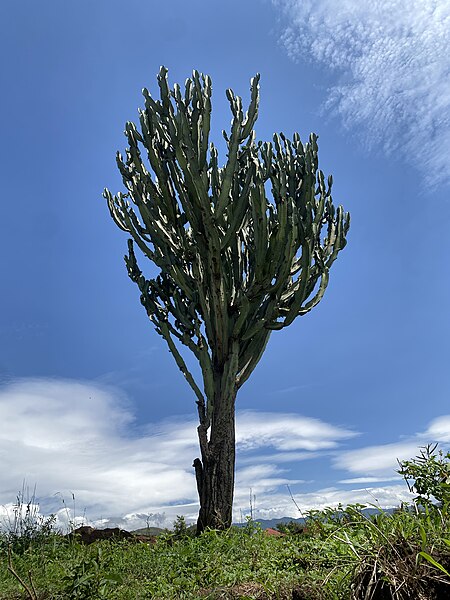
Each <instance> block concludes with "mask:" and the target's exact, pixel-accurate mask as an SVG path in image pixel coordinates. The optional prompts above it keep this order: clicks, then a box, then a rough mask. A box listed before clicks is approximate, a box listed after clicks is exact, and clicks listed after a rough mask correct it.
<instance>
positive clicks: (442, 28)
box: [273, 0, 450, 185]
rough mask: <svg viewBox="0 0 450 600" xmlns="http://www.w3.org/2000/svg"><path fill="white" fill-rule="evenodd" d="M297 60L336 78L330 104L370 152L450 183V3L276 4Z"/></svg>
mask: <svg viewBox="0 0 450 600" xmlns="http://www.w3.org/2000/svg"><path fill="white" fill-rule="evenodd" d="M273 4H274V5H275V6H277V7H278V8H279V9H280V10H281V11H282V13H283V14H284V16H285V17H286V21H287V23H288V25H286V26H285V27H284V30H283V33H282V35H281V43H282V45H283V46H284V47H285V49H286V51H287V53H288V55H289V56H290V57H291V58H292V59H293V60H295V61H298V62H300V61H305V60H309V61H314V62H316V63H318V64H320V65H322V66H324V67H325V68H326V69H328V70H329V71H330V72H332V73H333V75H334V76H337V83H336V84H335V85H333V86H332V87H331V88H330V89H329V95H328V100H327V102H326V103H325V109H326V111H327V113H333V112H334V113H337V114H338V115H339V116H340V117H341V119H342V122H343V124H344V125H345V127H346V128H348V129H350V130H354V131H356V132H357V134H358V135H359V136H360V137H361V139H362V140H363V142H364V144H365V145H366V146H367V147H370V148H379V147H382V148H383V149H384V151H385V152H387V153H388V154H389V155H392V154H394V153H395V154H399V155H401V156H402V157H403V158H405V159H406V160H407V161H408V162H409V163H410V164H412V165H413V166H414V167H416V168H417V169H418V170H419V171H420V172H421V174H422V175H423V176H424V178H425V181H426V182H427V183H431V184H433V185H439V184H448V183H450V86H449V83H448V82H449V74H450V52H449V48H450V4H449V3H448V2H447V0H410V2H407V3H405V2H403V1H401V0H379V1H377V2H369V1H368V0H365V1H364V0H362V1H361V0H342V1H341V2H336V1H335V0H314V1H313V0H273Z"/></svg>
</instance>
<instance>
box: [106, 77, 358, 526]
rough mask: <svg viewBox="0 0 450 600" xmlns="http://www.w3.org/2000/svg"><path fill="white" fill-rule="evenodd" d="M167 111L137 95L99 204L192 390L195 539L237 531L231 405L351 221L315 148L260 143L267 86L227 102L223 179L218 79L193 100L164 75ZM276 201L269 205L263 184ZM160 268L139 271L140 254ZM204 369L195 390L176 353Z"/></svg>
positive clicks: (313, 288)
mask: <svg viewBox="0 0 450 600" xmlns="http://www.w3.org/2000/svg"><path fill="white" fill-rule="evenodd" d="M158 84H159V89H160V99H158V100H155V99H154V98H152V96H151V95H150V93H149V92H148V90H146V89H144V90H143V95H144V98H145V108H144V109H143V110H140V111H139V115H140V131H139V130H138V128H137V127H136V125H134V124H133V123H131V122H127V124H126V128H125V135H126V137H127V140H128V148H127V150H126V158H125V159H124V158H123V157H122V156H121V154H120V153H118V154H117V165H118V168H119V170H120V173H121V175H122V178H123V182H124V185H125V187H126V193H120V192H119V193H118V194H117V195H115V196H113V195H112V194H111V192H109V191H108V190H107V189H105V191H104V197H105V198H106V200H107V202H108V207H109V210H110V213H111V216H112V218H113V219H114V221H115V222H116V224H117V225H118V226H119V227H120V228H121V229H123V230H124V231H126V232H127V233H128V234H129V235H130V236H131V239H129V241H128V255H127V256H125V262H126V266H127V270H128V275H129V277H130V279H131V280H132V281H134V282H135V283H136V285H137V286H138V288H139V291H140V299H141V303H142V305H143V306H144V308H145V310H146V311H147V315H148V317H149V319H150V321H151V322H152V323H153V325H154V326H155V328H156V331H157V332H158V333H159V334H160V335H161V336H162V337H163V338H164V339H165V341H166V342H167V345H168V347H169V350H170V352H171V353H172V355H173V357H174V359H175V361H176V363H177V365H178V367H179V369H180V370H181V372H182V373H183V375H184V377H185V378H186V380H187V382H188V383H189V385H190V386H191V388H192V390H193V392H194V394H195V396H196V403H197V407H198V416H199V426H198V438H199V444H200V458H196V459H195V460H194V464H193V466H194V468H195V475H196V481H197V490H198V494H199V499H200V512H199V518H198V531H202V530H203V529H204V528H205V527H212V528H226V527H229V526H230V525H231V519H232V503H233V488H234V468H235V400H236V394H237V392H238V390H239V388H240V387H241V386H242V385H243V384H244V382H245V381H247V379H248V378H249V377H250V374H251V373H252V371H253V370H254V368H255V367H256V365H257V364H258V361H259V360H260V358H261V356H262V354H263V352H264V349H265V347H266V344H267V342H268V339H269V337H270V334H271V333H272V331H273V330H278V329H283V328H284V327H287V326H288V325H290V324H291V323H292V322H293V321H294V319H295V318H296V317H297V316H299V315H305V314H306V313H308V312H309V311H310V310H311V309H312V308H313V307H314V306H316V305H317V304H318V303H319V302H320V300H321V298H322V296H323V295H324V292H325V289H326V287H327V284H328V278H329V271H330V267H331V265H332V264H333V262H334V261H335V259H336V258H337V255H338V253H339V251H340V250H342V248H344V246H345V244H346V234H347V231H348V228H349V215H348V213H344V210H343V208H342V207H341V206H339V207H338V208H335V206H334V205H333V202H332V198H331V185H332V178H331V176H330V177H328V180H327V181H325V178H324V175H323V173H322V171H320V170H318V157H317V152H318V148H317V136H316V135H314V134H311V136H310V138H309V142H308V143H306V144H303V143H302V142H301V140H300V137H299V135H298V134H297V133H296V134H294V136H293V139H292V140H290V139H288V138H286V137H285V136H284V135H283V134H279V135H274V137H273V142H260V141H258V142H256V141H255V132H254V130H253V127H254V125H255V122H256V119H257V116H258V103H259V75H256V76H255V77H254V78H253V79H252V81H251V100H250V104H249V108H248V110H247V111H246V112H245V114H244V112H243V108H242V100H241V98H240V97H239V96H236V95H235V94H234V93H233V91H232V90H227V98H228V101H229V103H230V108H231V112H232V115H233V118H232V123H231V131H230V132H229V133H226V132H223V136H224V138H225V142H226V145H227V149H228V153H227V161H226V164H225V166H223V167H220V166H219V161H218V152H217V149H216V147H215V145H214V144H213V143H212V142H210V140H209V136H210V122H211V79H210V78H209V77H208V76H204V75H202V74H200V73H198V72H197V71H194V72H193V76H192V79H187V80H186V83H185V89H184V91H182V90H181V89H180V86H179V85H175V86H174V87H173V89H170V88H169V85H168V79H167V70H166V69H165V68H164V67H162V68H161V71H160V73H159V76H158ZM266 183H269V184H270V186H271V195H268V191H267V189H268V186H266ZM135 245H136V246H137V247H138V248H139V250H140V251H141V253H142V255H143V256H144V257H147V258H148V259H149V260H150V261H152V262H153V263H154V264H155V265H156V266H157V267H158V269H159V274H158V275H157V276H156V277H155V278H154V279H147V278H146V276H145V275H144V274H143V273H142V271H141V269H140V267H139V266H138V262H137V259H136V254H135ZM181 345H184V346H186V347H187V348H189V350H191V351H192V352H193V353H194V355H195V357H196V358H197V360H198V362H199V365H200V368H201V373H202V379H203V382H202V384H200V383H199V382H198V381H195V379H194V377H193V375H192V373H191V372H190V371H189V369H188V367H187V365H186V362H185V361H184V359H183V356H182V354H181V352H180V349H181Z"/></svg>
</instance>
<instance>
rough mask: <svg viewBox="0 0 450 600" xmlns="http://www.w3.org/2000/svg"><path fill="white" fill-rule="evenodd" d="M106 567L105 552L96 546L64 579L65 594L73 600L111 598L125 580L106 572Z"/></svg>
mask: <svg viewBox="0 0 450 600" xmlns="http://www.w3.org/2000/svg"><path fill="white" fill-rule="evenodd" d="M104 567H105V565H104V557H103V550H102V548H101V546H98V545H96V547H95V548H94V550H93V551H92V552H89V553H88V554H87V555H85V556H82V558H81V559H80V560H79V561H78V562H76V563H75V564H74V565H73V566H71V568H70V570H68V572H67V574H66V575H65V577H64V578H63V584H64V591H65V593H66V594H67V595H68V597H69V598H71V599H73V600H95V599H96V598H110V594H111V590H112V589H114V588H115V587H116V586H117V585H119V584H121V583H122V581H123V579H122V577H121V575H119V574H118V573H110V572H105V571H104Z"/></svg>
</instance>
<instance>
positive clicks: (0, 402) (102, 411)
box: [0, 379, 354, 526]
mask: <svg viewBox="0 0 450 600" xmlns="http://www.w3.org/2000/svg"><path fill="white" fill-rule="evenodd" d="M192 412H193V415H192V418H191V417H189V418H181V417H180V418H177V419H171V420H165V421H161V422H159V423H153V424H150V425H147V426H145V427H141V428H137V427H136V424H135V422H134V415H133V412H132V410H131V408H130V406H129V405H128V404H127V402H126V398H125V397H124V396H123V395H121V394H120V393H119V392H118V391H117V390H116V389H115V388H112V387H107V386H104V385H99V384H94V383H91V382H84V383H83V382H78V381H69V380H45V379H35V380H22V381H17V382H14V383H9V384H7V385H4V386H2V387H1V388H0V422H1V423H2V428H1V430H0V478H1V480H2V488H1V489H0V504H3V505H4V507H5V510H6V509H7V514H11V510H13V504H11V501H12V500H13V499H14V498H15V496H16V494H17V491H18V490H20V489H21V488H22V483H23V481H24V480H25V481H26V482H27V483H28V484H29V485H30V486H34V484H36V485H37V495H38V497H39V499H40V501H41V505H42V506H43V508H44V507H45V510H46V512H47V514H48V512H49V511H55V512H56V513H57V518H58V522H59V523H60V524H64V523H66V522H67V520H68V519H69V518H73V509H72V504H73V502H72V494H73V495H74V496H75V506H76V508H75V512H76V516H78V521H80V520H82V517H83V513H84V509H85V508H86V517H87V518H88V519H89V520H90V521H94V522H99V520H100V521H102V519H103V521H102V522H105V521H104V519H105V518H108V519H109V520H108V521H107V522H108V523H109V524H111V523H113V522H116V523H120V524H122V526H124V524H125V523H129V524H134V525H136V524H137V523H139V524H140V525H145V524H146V523H145V520H146V517H145V518H144V516H143V515H148V514H149V513H152V514H153V517H152V519H151V523H152V524H158V523H163V522H164V523H166V524H167V523H168V522H169V523H171V522H172V521H173V519H174V518H175V516H176V515H177V514H184V515H186V516H187V517H188V518H190V519H192V520H193V519H194V518H195V516H196V513H197V510H198V507H197V491H196V485H195V477H194V472H193V469H192V466H191V465H192V460H193V458H195V457H196V456H198V443H197V432H196V427H197V423H196V421H195V418H194V414H195V412H194V408H193V411H192ZM353 435H354V434H353V433H352V432H349V431H347V430H345V429H342V428H339V427H336V426H332V425H329V424H327V423H323V422H322V421H319V420H316V419H309V418H305V417H301V416H299V415H296V414H283V413H281V414H278V413H259V412H257V411H243V412H241V413H238V417H237V448H238V453H239V456H243V457H244V458H245V459H247V461H246V466H245V467H243V468H238V470H237V477H236V480H237V488H236V498H237V499H238V501H237V504H236V509H237V510H239V509H240V507H241V505H245V506H246V507H247V506H248V501H247V499H248V489H249V487H252V488H254V490H255V493H258V495H261V494H262V495H264V494H267V493H269V492H272V491H274V490H276V489H277V488H278V487H279V486H282V485H284V484H286V483H288V482H289V483H293V482H294V483H295V480H293V479H292V478H289V477H288V473H287V472H284V471H282V470H281V469H280V468H279V467H278V466H277V463H278V462H280V463H281V462H283V461H286V460H288V457H290V459H291V460H292V461H295V460H297V458H298V457H299V456H301V458H302V459H304V458H306V457H307V455H308V451H310V452H311V457H312V456H316V455H317V453H318V451H319V450H321V449H324V448H325V449H326V448H335V447H336V446H337V443H338V442H339V441H340V440H343V439H347V438H349V437H351V436H353ZM261 448H264V449H266V450H267V449H272V450H276V451H278V450H279V451H281V452H274V453H272V454H270V455H268V456H267V457H266V463H265V464H261V461H260V460H255V463H254V464H253V465H252V463H251V456H252V453H253V454H254V456H256V457H257V452H258V450H261ZM299 449H301V450H303V452H301V453H299V452H298V451H297V452H295V451H296V450H299ZM291 450H293V451H294V452H290V451H291ZM278 456H280V458H279V460H278V459H277V457H278ZM269 458H270V460H268V459H269ZM244 462H245V461H244ZM244 498H245V501H244ZM61 499H64V500H65V505H64V506H62V500H61ZM240 502H241V504H239V503H240Z"/></svg>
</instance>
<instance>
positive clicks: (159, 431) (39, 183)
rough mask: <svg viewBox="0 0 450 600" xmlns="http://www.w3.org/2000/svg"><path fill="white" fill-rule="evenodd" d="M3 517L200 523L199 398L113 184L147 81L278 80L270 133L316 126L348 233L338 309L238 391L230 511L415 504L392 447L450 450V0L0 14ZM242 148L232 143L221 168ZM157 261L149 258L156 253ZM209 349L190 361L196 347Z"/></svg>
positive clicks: (8, 6) (337, 269) (329, 310)
mask: <svg viewBox="0 0 450 600" xmlns="http://www.w3.org/2000/svg"><path fill="white" fill-rule="evenodd" d="M1 13H2V14H1V16H2V18H1V21H0V22H1V23H2V25H1V28H2V32H1V33H2V35H1V37H0V46H1V52H0V57H1V58H0V60H1V63H2V65H1V68H2V74H3V81H4V82H5V84H4V86H3V91H2V94H1V96H0V119H1V131H2V143H1V145H0V153H1V156H0V165H1V167H0V169H1V172H2V198H3V200H2V235H1V237H0V251H1V252H0V255H1V257H2V258H1V270H2V284H3V286H2V290H3V292H2V296H1V308H2V310H1V311H0V423H1V425H0V457H1V460H0V480H1V481H2V486H1V489H0V504H1V505H2V508H0V512H2V511H3V513H4V514H6V513H7V511H8V509H9V508H8V507H9V506H10V503H11V502H12V501H13V500H14V498H15V495H16V493H17V492H18V491H19V489H21V487H22V482H23V481H24V480H25V481H26V482H27V484H28V485H29V486H30V488H31V489H32V488H33V487H34V485H35V484H36V486H37V495H38V497H39V500H40V504H41V509H42V510H43V511H44V512H49V511H60V512H59V518H60V520H61V521H63V520H64V518H65V514H66V513H64V511H63V510H62V508H63V506H62V500H61V498H64V499H65V501H66V503H69V504H71V503H72V494H74V495H75V498H76V506H77V512H78V514H79V515H80V514H81V513H83V512H84V510H85V514H86V517H87V518H88V519H90V520H91V521H92V522H94V523H100V522H101V520H102V519H103V521H102V522H104V523H106V522H107V521H106V520H107V519H110V521H108V522H109V523H112V522H116V523H120V524H121V525H123V526H126V527H129V528H132V527H133V526H139V525H141V524H142V523H145V520H146V515H148V514H151V515H153V516H152V517H151V520H152V522H154V523H155V524H158V523H159V524H168V523H170V522H171V521H172V520H173V518H174V517H175V515H177V514H184V515H186V516H187V518H188V519H191V518H192V519H193V518H194V517H195V515H196V512H197V504H196V502H197V498H196V488H195V480H194V474H193V470H192V468H191V464H192V460H193V458H195V457H196V456H197V448H196V444H197V442H196V431H195V427H196V411H195V402H194V400H195V399H194V397H193V394H192V392H191V390H190V388H189V387H188V385H187V384H186V382H185V381H184V379H183V377H182V375H181V374H180V372H179V371H178V368H177V367H176V365H175V363H174V362H173V360H172V358H171V356H170V355H169V353H168V351H167V349H166V347H165V343H164V341H163V340H162V339H160V338H159V337H158V335H157V334H156V333H155V332H154V330H153V328H152V326H151V324H150V323H149V322H148V320H147V317H146V315H145V312H144V310H143V309H142V307H141V305H140V303H139V297H138V293H137V290H136V289H135V286H134V285H133V284H132V283H131V282H130V281H129V280H128V277H127V274H126V270H125V266H124V263H123V255H124V253H125V251H126V239H127V238H126V235H125V234H124V233H123V232H121V231H120V230H119V229H117V227H116V226H115V225H114V223H113V221H112V220H111V218H110V216H109V213H108V210H107V207H106V204H105V201H104V200H103V198H102V196H101V193H102V190H103V188H104V187H105V186H107V187H109V188H110V189H111V190H112V191H113V192H115V191H118V190H121V189H123V188H122V183H121V180H120V177H119V174H118V172H117V171H116V166H115V152H116V150H121V151H123V150H124V148H125V142H126V140H125V137H124V136H123V133H122V132H123V128H124V123H125V121H127V120H134V121H137V108H138V107H139V106H142V99H141V98H142V97H141V89H142V88H143V87H144V86H146V87H148V88H149V89H150V90H151V91H153V92H154V94H155V95H156V93H157V85H156V75H157V73H158V71H159V67H160V65H162V64H164V65H165V66H166V67H168V69H169V77H170V81H171V83H172V84H173V83H175V82H179V83H180V84H182V83H183V82H184V80H185V79H186V77H188V76H189V75H190V74H191V72H192V69H194V68H195V69H197V70H199V71H201V72H204V73H207V74H209V75H210V76H211V77H212V81H213V131H212V137H213V139H214V141H215V142H217V143H218V144H219V146H220V147H221V148H222V150H223V146H221V143H220V131H221V129H223V128H225V129H227V128H228V127H229V123H230V119H231V117H230V114H229V109H228V103H227V100H226V97H225V89H226V88H227V87H231V88H232V89H233V90H234V91H235V92H236V93H238V94H240V95H242V96H243V98H244V100H245V101H248V97H249V81H250V78H251V77H252V76H253V75H254V74H255V73H256V72H260V73H261V105H260V117H259V120H258V122H257V125H256V132H257V138H258V139H271V136H272V134H273V133H274V132H275V131H283V132H284V133H285V134H286V135H292V133H293V132H294V131H298V132H299V133H300V135H301V136H302V138H303V139H307V136H308V135H309V133H310V132H311V131H314V132H316V133H317V134H318V135H319V159H320V166H321V168H322V169H323V170H324V171H325V173H326V174H329V173H332V174H333V178H334V187H333V189H334V200H335V202H336V203H342V204H343V205H344V207H345V209H346V210H349V211H350V212H351V214H352V227H351V230H350V233H349V243H348V246H347V247H346V249H345V250H344V251H343V252H342V253H341V254H340V256H339V259H338V260H337V261H336V263H335V264H334V265H333V268H332V273H331V281H330V285H329V288H328V290H327V292H326V294H325V298H324V299H323V300H322V302H321V304H320V305H319V306H318V307H316V308H315V309H314V310H313V311H312V312H311V313H309V314H308V315H306V316H305V317H301V318H298V319H297V320H296V321H295V322H294V324H293V325H291V326H290V327H289V328H287V329H286V330H284V331H282V332H275V333H274V334H273V335H272V337H271V339H270V342H269V345H268V348H267V350H266V352H265V354H264V357H263V359H262V360H261V362H260V364H259V366H258V367H257V369H256V371H255V372H254V373H253V375H252V377H251V378H250V380H249V381H248V382H247V383H246V385H245V386H244V387H243V388H242V389H241V391H240V394H239V396H238V402H237V408H238V436H237V447H238V465H237V484H236V503H235V508H236V512H235V518H236V519H239V518H240V516H241V514H244V515H245V514H247V513H248V512H249V494H250V489H251V490H252V494H253V495H255V496H256V500H255V501H254V504H255V506H254V508H255V509H256V515H257V516H260V517H262V518H268V517H277V516H283V515H292V516H298V511H297V510H296V508H295V506H294V504H293V503H292V500H291V499H290V497H289V493H288V489H287V485H289V487H290V489H291V491H292V493H293V494H294V496H295V498H296V501H297V504H299V506H300V507H301V508H302V509H303V510H307V509H309V508H314V507H321V506H325V505H330V504H331V505H335V504H337V503H338V502H340V501H342V502H350V501H360V502H373V501H374V500H375V498H376V499H378V501H379V502H380V503H381V504H382V505H385V506H393V505H396V504H398V503H399V502H400V501H401V500H402V499H405V498H406V497H407V495H406V486H405V485H404V484H403V483H402V481H401V480H400V478H399V477H398V476H397V475H396V473H395V468H396V464H397V463H396V458H400V459H403V458H410V457H411V456H413V455H414V454H416V453H417V449H418V446H420V445H423V444H426V443H428V442H432V441H439V442H441V445H442V446H443V447H444V448H445V447H447V445H448V444H449V442H450V406H449V391H450V370H449V369H448V356H449V350H450V342H449V339H450V336H449V333H450V320H449V317H448V306H449V303H450V279H449V277H448V272H449V269H448V259H449V250H450V241H449V240H450V238H449V235H448V230H449V226H450V203H449V201H448V199H449V187H450V186H449V183H450V158H449V157H450V126H449V119H450V116H449V115H450V111H449V108H450V91H449V87H448V74H449V68H450V59H449V58H448V56H449V53H448V48H449V47H450V33H449V32H450V7H449V4H448V2H446V1H445V0H420V1H419V0H412V1H411V2H408V3H404V2H400V1H394V0H390V1H387V0H380V1H379V2H377V3H373V2H366V1H361V0H346V1H345V2H337V1H336V0H316V1H315V2H310V1H309V0H303V1H300V0H292V1H290V0H273V1H270V0H247V1H246V2H242V1H241V2H237V1H235V0H231V1H228V2H226V3H225V2H219V1H215V0H212V1H210V2H202V1H200V0H192V1H191V2H190V3H189V5H187V4H186V3H183V2H180V1H178V0H176V1H173V2H170V3H169V2H166V3H157V2H152V1H150V0H129V1H128V2H126V3H123V2H119V1H118V0H96V2H87V1H86V0H78V1H77V2H73V1H68V2H64V3H61V2H56V0H47V2H45V3H41V4H36V3H35V2H31V0H27V1H20V0H18V1H17V2H14V3H5V4H4V5H3V6H2V9H1ZM223 160H224V155H223V154H222V162H223ZM148 272H151V266H150V265H148ZM191 364H193V363H191Z"/></svg>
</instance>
